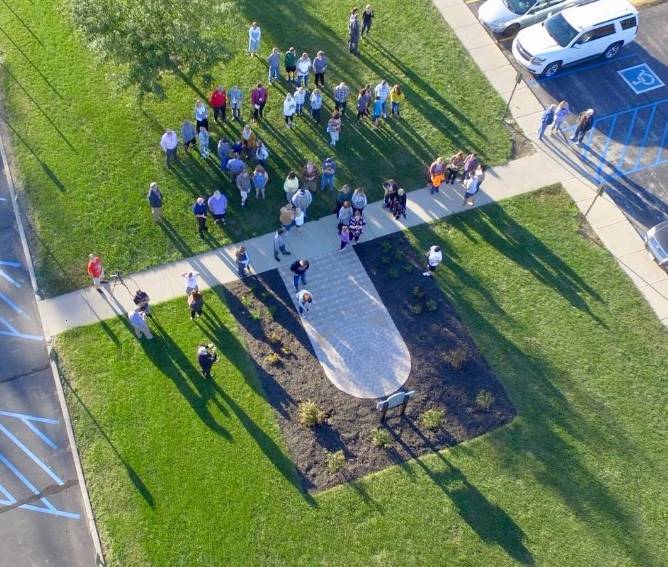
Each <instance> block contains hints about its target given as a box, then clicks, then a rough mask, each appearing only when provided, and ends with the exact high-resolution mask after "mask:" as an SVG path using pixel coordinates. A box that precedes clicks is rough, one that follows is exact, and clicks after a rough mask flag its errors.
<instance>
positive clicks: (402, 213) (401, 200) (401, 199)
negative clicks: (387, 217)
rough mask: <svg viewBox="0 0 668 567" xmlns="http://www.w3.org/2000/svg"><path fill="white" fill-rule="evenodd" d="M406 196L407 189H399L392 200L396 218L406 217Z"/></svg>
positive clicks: (393, 212)
mask: <svg viewBox="0 0 668 567" xmlns="http://www.w3.org/2000/svg"><path fill="white" fill-rule="evenodd" d="M406 197H407V195H406V191H404V190H403V189H399V190H398V191H397V194H396V197H395V198H394V200H393V201H392V214H394V218H395V219H396V220H399V217H404V218H406Z"/></svg>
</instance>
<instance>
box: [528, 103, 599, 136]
mask: <svg viewBox="0 0 668 567" xmlns="http://www.w3.org/2000/svg"><path fill="white" fill-rule="evenodd" d="M570 112H571V109H570V107H569V106H568V102H567V101H565V100H562V101H561V102H559V104H550V105H549V106H548V107H547V108H546V109H545V110H544V111H543V113H542V114H541V117H540V121H539V123H538V139H539V140H542V139H543V136H544V135H545V132H546V131H547V129H548V127H549V126H551V127H552V128H551V129H550V134H551V135H552V136H554V135H555V134H557V133H558V132H562V126H563V124H564V122H566V119H567V118H568V115H569V114H570ZM593 126H594V109H593V108H588V109H587V110H583V111H582V112H580V114H578V119H577V121H576V123H575V131H574V132H573V135H572V136H571V137H570V138H569V140H570V141H571V142H575V143H576V144H577V145H578V146H579V145H581V144H582V140H583V139H584V137H585V135H586V134H587V132H589V131H590V130H591V129H592V127H593Z"/></svg>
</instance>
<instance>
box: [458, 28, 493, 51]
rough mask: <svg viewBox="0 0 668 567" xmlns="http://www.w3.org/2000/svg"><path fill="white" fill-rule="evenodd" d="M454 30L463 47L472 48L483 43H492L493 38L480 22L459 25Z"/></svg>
mask: <svg viewBox="0 0 668 567" xmlns="http://www.w3.org/2000/svg"><path fill="white" fill-rule="evenodd" d="M454 32H455V35H456V36H457V39H459V41H460V43H461V44H462V45H463V46H464V48H465V49H474V48H476V47H482V46H483V45H494V40H493V39H492V38H491V37H489V34H488V33H487V32H485V29H484V28H483V27H482V25H481V24H480V22H476V23H474V24H471V25H468V26H462V27H459V28H457V29H455V30H454Z"/></svg>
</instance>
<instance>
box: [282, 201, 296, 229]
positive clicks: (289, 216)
mask: <svg viewBox="0 0 668 567" xmlns="http://www.w3.org/2000/svg"><path fill="white" fill-rule="evenodd" d="M278 221H279V222H280V223H281V226H282V227H283V228H284V229H285V230H286V231H288V230H290V229H291V228H292V227H293V226H294V225H295V208H294V207H293V206H292V203H286V204H285V205H283V206H282V207H281V210H280V212H279V215H278Z"/></svg>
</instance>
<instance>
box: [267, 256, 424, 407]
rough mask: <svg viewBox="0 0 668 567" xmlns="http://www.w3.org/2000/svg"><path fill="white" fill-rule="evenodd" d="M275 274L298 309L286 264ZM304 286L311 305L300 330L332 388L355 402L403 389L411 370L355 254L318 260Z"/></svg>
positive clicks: (398, 336) (397, 335) (398, 337)
mask: <svg viewBox="0 0 668 567" xmlns="http://www.w3.org/2000/svg"><path fill="white" fill-rule="evenodd" d="M279 273H280V274H281V277H282V278H283V281H284V282H285V286H286V287H287V288H288V291H289V292H290V293H291V294H292V297H293V301H294V302H295V306H296V297H295V292H294V285H293V281H292V272H291V271H290V268H289V266H288V265H285V266H281V268H280V270H279ZM306 282H307V285H306V289H308V290H309V291H310V292H311V293H312V294H313V306H312V308H311V311H310V312H309V313H308V315H307V316H306V317H304V318H303V319H302V320H303V323H304V328H305V329H306V333H307V335H308V337H309V339H310V341H311V345H312V346H313V350H314V352H315V353H316V355H317V356H318V360H320V364H321V365H322V367H323V369H324V370H325V374H326V375H327V378H329V380H330V381H331V382H332V384H334V385H335V386H336V387H337V388H338V389H339V390H343V391H344V392H346V393H347V394H350V395H351V396H355V397H357V398H381V397H385V396H389V395H390V394H393V393H394V392H396V391H397V390H398V389H399V388H401V386H403V385H404V383H405V382H406V380H408V375H409V374H410V371H411V357H410V354H409V352H408V347H407V346H406V343H405V342H404V340H403V339H402V338H401V334H400V333H399V330H398V329H397V327H396V326H395V324H394V321H392V317H390V314H389V313H388V311H387V309H386V308H385V305H384V304H383V302H382V301H381V299H380V297H379V296H378V292H377V291H376V288H375V286H374V285H373V283H372V282H371V279H370V278H369V275H368V274H367V273H366V270H365V269H364V266H363V265H362V262H360V260H359V258H358V257H357V253H356V252H355V250H354V249H353V248H352V247H350V246H349V247H348V248H347V249H345V250H344V251H342V252H339V251H334V252H329V253H327V254H325V255H323V256H319V257H318V258H317V259H315V260H314V261H312V262H311V267H310V269H309V271H308V273H307V280H306ZM344 305H345V309H344V308H343V306H344Z"/></svg>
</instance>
